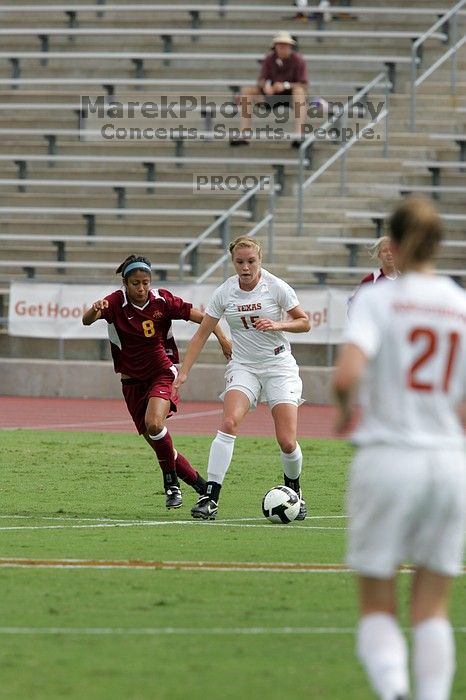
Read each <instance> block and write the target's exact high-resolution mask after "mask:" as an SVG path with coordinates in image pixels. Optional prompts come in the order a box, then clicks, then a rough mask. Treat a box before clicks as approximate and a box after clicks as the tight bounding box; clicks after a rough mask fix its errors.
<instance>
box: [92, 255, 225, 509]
mask: <svg viewBox="0 0 466 700" xmlns="http://www.w3.org/2000/svg"><path fill="white" fill-rule="evenodd" d="M116 272H117V274H118V273H121V275H122V280H123V288H122V289H119V290H117V291H115V292H112V293H111V294H109V295H108V296H106V297H105V298H104V299H99V300H98V301H95V302H94V303H93V304H92V306H91V308H90V309H88V310H87V311H86V312H85V313H84V315H83V319H82V321H83V324H84V325H85V326H89V325H91V324H92V323H94V322H95V321H97V320H99V319H104V320H105V321H107V323H108V336H109V340H110V347H111V352H112V358H113V365H114V368H115V372H118V373H120V374H121V383H122V390H123V396H124V399H125V401H126V405H127V407H128V411H129V412H130V414H131V417H132V419H133V421H134V423H135V425H136V428H137V430H138V432H139V434H141V435H143V436H144V438H145V439H146V441H147V442H148V444H149V445H150V446H151V448H152V449H153V450H154V452H155V453H156V455H157V459H158V462H159V465H160V468H161V470H162V472H163V482H164V489H165V493H166V506H167V508H179V507H180V506H181V505H182V495H181V489H180V485H179V482H178V476H179V477H180V478H181V479H182V480H183V481H185V482H186V483H187V484H189V485H190V486H192V487H193V488H194V490H195V491H196V492H197V493H199V494H203V493H204V489H205V485H206V482H205V480H204V479H203V478H202V477H201V476H200V474H199V473H198V472H197V471H196V470H195V469H194V468H193V467H192V466H191V464H190V463H189V462H188V460H187V459H186V457H184V456H183V455H182V454H180V453H178V452H177V451H176V450H175V449H174V447H173V443H172V439H171V436H170V434H169V432H168V430H167V427H166V425H165V423H166V419H167V418H168V417H169V416H170V415H172V414H173V413H174V412H176V410H177V403H178V402H177V400H176V399H173V398H171V396H170V394H171V389H172V383H173V380H174V379H175V377H176V376H177V373H178V372H177V369H176V367H175V365H174V362H178V349H177V347H176V343H175V340H174V338H173V335H172V333H171V322H172V321H173V320H176V319H183V320H185V321H194V322H195V323H201V321H202V319H203V317H204V314H203V313H202V312H201V311H199V310H198V309H195V308H193V306H192V304H190V303H189V302H186V301H184V300H183V299H181V298H180V297H176V296H174V295H173V294H171V292H169V291H168V290H166V289H152V288H151V263H150V261H149V260H148V259H147V258H145V257H142V256H135V255H130V256H129V257H128V258H126V260H125V261H124V262H123V263H122V264H121V265H120V266H119V268H118V269H117V271H116ZM214 333H215V335H216V336H217V338H218V341H219V343H220V345H221V347H222V351H223V354H224V355H225V357H226V358H227V359H230V356H231V344H230V341H229V340H228V338H226V336H225V335H224V334H223V333H222V331H221V330H220V328H216V329H215V330H214ZM167 351H168V353H167ZM169 354H170V356H169Z"/></svg>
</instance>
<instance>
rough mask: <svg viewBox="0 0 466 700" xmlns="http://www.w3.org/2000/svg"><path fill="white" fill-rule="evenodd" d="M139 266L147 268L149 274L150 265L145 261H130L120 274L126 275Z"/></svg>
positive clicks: (138, 268)
mask: <svg viewBox="0 0 466 700" xmlns="http://www.w3.org/2000/svg"><path fill="white" fill-rule="evenodd" d="M141 268H142V269H143V270H147V271H148V272H149V274H151V272H152V270H151V268H150V265H147V264H146V263H145V262H132V263H130V264H129V265H127V266H126V267H125V268H124V269H123V272H122V275H123V277H126V276H127V274H128V272H131V270H140V269H141Z"/></svg>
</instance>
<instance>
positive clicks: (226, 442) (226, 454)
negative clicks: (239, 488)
mask: <svg viewBox="0 0 466 700" xmlns="http://www.w3.org/2000/svg"><path fill="white" fill-rule="evenodd" d="M235 440H236V435H229V434H228V433H223V432H222V431H221V430H218V431H217V435H216V436H215V438H214V439H213V441H212V444H211V446H210V453H209V462H208V464H207V481H215V482H216V483H217V484H223V480H224V478H225V474H226V473H227V471H228V467H229V466H230V462H231V458H232V457H233V450H234V448H235Z"/></svg>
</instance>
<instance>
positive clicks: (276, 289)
mask: <svg viewBox="0 0 466 700" xmlns="http://www.w3.org/2000/svg"><path fill="white" fill-rule="evenodd" d="M296 306H299V301H298V297H297V296H296V292H295V291H294V289H292V288H291V287H290V285H289V284H287V283H286V282H284V281H283V280H281V279H280V278H278V277H275V275H272V274H271V273H270V272H267V270H264V269H262V270H261V277H260V280H259V282H258V283H257V285H256V286H255V287H254V289H253V290H252V291H250V292H245V291H244V290H242V289H241V288H240V286H239V278H238V276H237V275H234V276H232V277H229V278H228V279H227V280H226V281H225V282H224V283H223V284H222V285H221V286H220V287H218V289H216V290H215V292H214V294H213V296H212V298H211V300H210V301H209V303H208V304H207V307H206V313H207V314H209V316H212V317H213V318H221V317H222V316H224V317H225V320H226V322H227V323H228V325H229V327H230V331H231V338H232V344H233V354H232V360H233V361H234V362H239V363H242V364H245V365H248V366H254V367H258V366H261V367H264V366H267V365H273V366H275V367H276V366H277V365H280V364H282V365H287V364H288V365H290V364H292V365H294V364H296V362H295V359H294V357H293V355H292V354H291V348H290V343H289V341H288V339H287V337H286V335H285V333H284V332H283V331H257V330H256V329H255V328H254V323H255V321H256V320H257V319H259V318H269V319H271V320H273V321H281V320H282V319H283V317H284V315H285V312H287V311H290V310H291V309H294V308H295V307H296Z"/></svg>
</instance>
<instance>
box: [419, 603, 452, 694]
mask: <svg viewBox="0 0 466 700" xmlns="http://www.w3.org/2000/svg"><path fill="white" fill-rule="evenodd" d="M413 637H414V649H413V669H414V679H415V684H416V700H447V699H448V698H449V697H450V688H451V684H452V681H453V675H454V672H455V640H454V637H453V630H452V627H451V624H450V622H449V621H448V620H447V619H446V618H445V617H431V618H429V619H428V620H424V621H423V622H420V623H419V624H418V625H416V626H415V627H414V630H413Z"/></svg>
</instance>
